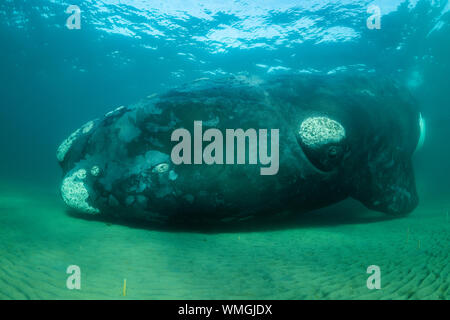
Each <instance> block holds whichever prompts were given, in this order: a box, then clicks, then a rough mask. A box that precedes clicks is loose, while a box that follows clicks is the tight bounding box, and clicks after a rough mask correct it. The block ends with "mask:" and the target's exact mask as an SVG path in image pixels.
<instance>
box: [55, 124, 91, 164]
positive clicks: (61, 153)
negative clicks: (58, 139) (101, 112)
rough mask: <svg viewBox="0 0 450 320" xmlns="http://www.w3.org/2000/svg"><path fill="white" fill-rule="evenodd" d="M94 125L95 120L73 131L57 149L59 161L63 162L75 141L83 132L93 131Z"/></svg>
mask: <svg viewBox="0 0 450 320" xmlns="http://www.w3.org/2000/svg"><path fill="white" fill-rule="evenodd" d="M93 127H94V121H89V122H88V123H86V124H85V125H84V126H82V127H81V128H80V129H78V130H77V131H75V132H74V133H72V134H71V135H70V136H69V137H68V138H67V139H66V140H64V141H63V142H62V143H61V145H60V146H59V147H58V150H57V151H56V158H57V159H58V161H59V162H63V161H64V158H65V157H66V154H67V152H68V151H69V150H70V148H71V147H72V144H73V142H74V141H75V140H77V139H78V137H79V136H80V135H81V134H86V133H89V131H91V130H92V128H93Z"/></svg>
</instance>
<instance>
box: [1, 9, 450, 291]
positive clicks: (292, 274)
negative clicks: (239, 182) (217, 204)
mask: <svg viewBox="0 0 450 320" xmlns="http://www.w3.org/2000/svg"><path fill="white" fill-rule="evenodd" d="M69 5H78V6H79V8H80V9H81V13H80V21H81V24H80V27H81V28H80V29H68V28H67V26H66V21H67V19H68V18H69V17H70V15H71V13H66V9H67V8H68V7H69ZM370 5H375V6H378V7H379V8H380V12H381V16H380V28H379V29H377V28H375V29H369V28H368V26H367V19H368V18H369V17H370V16H371V14H372V13H368V12H367V9H368V7H369V6H370ZM449 19H450V2H449V1H426V0H418V1H400V0H398V1H397V0H394V1H374V2H372V1H354V0H353V1H352V0H346V1H314V0H310V1H301V0H297V1H294V0H290V1H287V0H282V1H260V0H254V1H231V0H230V1H223V0H222V1H172V0H170V1H137V0H134V1H133V0H128V1H125V0H124V1H73V3H72V2H65V1H43V0H39V1H8V0H6V1H2V3H1V4H0V40H1V43H2V47H1V50H0V70H1V72H0V97H1V100H2V101H1V108H0V146H1V150H2V152H1V159H0V164H1V165H0V179H1V180H0V190H1V193H0V230H1V232H0V298H2V299H60V298H63V299H89V298H100V299H175V298H178V299H195V298H198V299H202V298H208V299H228V298H241V299H448V298H449V271H450V267H449V266H448V254H449V220H448V219H449V218H448V212H449V210H450V200H449V199H450V198H449V195H450V184H449V183H448V181H449V178H450V173H449V165H448V163H449V160H450V152H449V148H448V138H449V137H450V128H449V126H448V121H449V120H450V109H449V108H448V106H449V101H450V98H449V93H450V82H449V81H448V74H450V64H449V63H450V58H449V57H450V41H448V40H449V36H448V35H449ZM354 71H358V72H362V73H370V74H372V73H380V74H383V75H385V76H389V77H391V78H393V79H395V80H397V81H399V82H401V83H402V84H404V85H405V86H407V87H408V88H409V90H410V91H411V93H412V95H413V96H414V97H415V99H416V100H417V101H418V104H419V106H420V109H421V113H422V115H423V117H424V119H425V122H426V128H427V130H426V140H425V143H424V145H423V148H422V149H421V150H419V151H418V152H417V153H416V154H415V155H414V158H413V161H414V166H415V172H416V180H417V188H418V192H419V196H420V204H419V207H418V208H417V209H416V210H415V211H414V212H413V213H412V214H411V215H409V216H407V217H404V218H400V219H390V218H389V217H387V216H386V215H384V214H381V213H375V212H371V211H369V210H367V209H366V208H364V207H363V206H362V205H360V204H359V203H357V202H355V201H352V200H348V201H345V202H343V203H340V204H338V205H335V206H332V207H329V208H326V209H323V210H320V211H314V212H311V213H308V214H301V215H298V216H296V217H294V218H290V219H289V220H286V221H281V222H277V223H264V222H261V223H257V224H248V225H244V226H239V227H236V228H213V229H207V230H205V229H201V230H197V229H194V230H184V229H183V230H179V229H173V228H172V229H170V228H169V229H158V228H150V227H148V226H142V225H139V223H133V224H130V223H119V224H115V223H114V224H111V223H110V222H108V221H98V220H86V219H78V218H76V217H74V216H72V215H70V214H69V212H68V211H67V209H66V207H65V206H64V203H63V201H62V200H61V197H60V195H59V187H60V183H61V170H60V168H59V166H58V163H57V161H56V158H55V153H56V149H57V147H58V145H59V144H60V143H61V142H62V141H63V140H64V139H65V138H66V137H67V136H68V135H70V133H72V132H73V131H74V130H76V129H77V128H79V127H80V125H82V124H83V123H86V122H87V121H89V120H91V119H94V118H97V117H99V116H101V115H104V114H105V113H107V112H109V111H111V110H114V109H116V108H117V107H119V106H122V105H130V104H133V103H135V102H136V101H138V100H139V99H141V98H143V97H146V96H149V95H152V94H154V93H162V92H165V91H167V90H169V89H170V88H173V87H176V86H179V85H182V84H184V83H188V82H191V81H194V80H196V79H199V78H210V79H214V78H219V77H227V76H243V77H246V78H250V79H257V78H259V77H267V76H272V75H273V76H276V75H289V74H301V73H320V74H335V73H340V72H342V73H345V72H354ZM69 265H78V266H79V267H80V269H81V274H82V276H81V277H82V280H81V283H82V287H81V290H69V289H67V287H66V279H67V277H68V276H69V275H68V274H67V273H66V269H67V267H68V266H69ZM370 265H378V266H380V269H381V272H382V276H381V279H382V280H381V281H382V282H381V286H382V289H381V290H369V289H368V288H367V286H366V280H367V278H368V276H369V275H368V274H367V273H366V269H367V267H368V266H370ZM125 279H126V290H125V291H124V287H125V285H124V283H125Z"/></svg>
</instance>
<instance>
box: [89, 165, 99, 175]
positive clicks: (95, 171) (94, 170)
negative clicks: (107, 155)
mask: <svg viewBox="0 0 450 320" xmlns="http://www.w3.org/2000/svg"><path fill="white" fill-rule="evenodd" d="M91 174H92V175H93V176H94V177H98V176H99V174H100V168H99V166H93V167H92V168H91Z"/></svg>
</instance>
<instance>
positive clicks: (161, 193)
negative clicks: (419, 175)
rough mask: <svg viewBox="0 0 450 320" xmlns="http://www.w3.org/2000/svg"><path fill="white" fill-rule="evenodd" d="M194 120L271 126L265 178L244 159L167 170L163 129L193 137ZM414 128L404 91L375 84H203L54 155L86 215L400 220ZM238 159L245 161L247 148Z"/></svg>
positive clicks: (301, 79) (164, 97) (91, 127)
mask: <svg viewBox="0 0 450 320" xmlns="http://www.w3.org/2000/svg"><path fill="white" fill-rule="evenodd" d="M199 121H201V123H202V125H203V127H204V129H205V130H206V129H208V128H211V129H212V128H213V129H217V130H219V131H221V132H226V130H227V129H230V128H232V129H233V128H241V129H242V130H243V131H244V132H245V130H249V129H251V128H254V129H256V130H260V129H266V130H267V131H264V132H267V133H269V134H268V136H267V137H266V138H267V139H268V140H269V141H270V139H271V138H273V137H271V136H270V132H271V130H278V131H273V132H277V134H278V133H279V137H278V140H277V141H275V140H273V141H272V142H270V143H271V144H272V145H271V147H274V146H275V144H276V143H278V145H277V146H276V147H277V149H276V151H277V152H278V161H279V163H277V166H279V168H277V170H276V174H270V175H261V174H260V167H259V166H255V165H251V164H250V163H249V162H248V161H247V162H245V163H241V164H237V163H236V162H235V163H234V164H233V165H229V164H226V161H223V162H222V163H220V161H217V163H212V164H211V161H210V162H209V163H208V164H207V163H202V164H194V161H191V162H190V164H188V163H187V161H186V162H184V163H180V161H178V162H176V163H174V161H172V158H171V154H172V151H173V149H174V147H175V146H176V144H177V143H179V141H174V139H172V138H173V136H172V134H173V132H174V131H175V130H177V129H180V128H182V129H185V130H187V131H189V132H194V130H195V128H194V126H195V125H194V123H195V122H199ZM420 123H421V116H420V113H419V110H418V107H417V104H416V103H415V101H414V99H413V98H412V97H411V95H410V94H409V93H408V91H407V90H406V89H405V88H403V87H402V86H400V85H399V84H397V83H396V82H394V81H392V80H391V79H387V78H384V77H380V76H361V75H356V76H355V75H344V74H335V75H321V76H318V75H307V74H306V75H305V74H303V75H289V76H281V77H275V78H268V79H264V80H260V79H256V80H255V79H248V78H240V77H231V78H226V79H218V80H209V79H204V80H201V81H196V82H193V83H190V84H187V85H185V86H182V87H180V88H177V89H173V90H171V91H169V92H167V93H164V94H160V95H156V96H151V97H148V98H145V99H143V100H141V101H140V102H138V103H136V104H134V105H130V106H128V107H121V108H118V109H117V110H115V111H112V112H110V113H108V114H107V115H105V116H104V117H102V118H100V119H97V120H93V121H90V122H88V123H87V124H86V125H84V126H83V127H81V128H80V129H78V130H77V131H75V132H74V133H73V134H72V135H70V136H69V137H68V138H67V139H66V140H65V141H64V142H63V143H62V144H61V146H60V147H59V148H58V153H57V158H58V161H59V163H60V165H61V167H62V169H63V181H62V184H61V194H62V198H63V199H64V201H65V203H66V204H67V205H68V206H69V207H71V208H73V209H75V210H77V211H80V212H83V213H86V214H94V215H104V216H109V215H110V216H120V217H126V218H130V219H143V220H148V221H153V222H161V223H165V222H181V223H184V222H186V223H196V222H201V221H214V222H228V221H237V220H246V219H250V218H255V217H257V216H259V215H264V214H265V215H270V214H277V213H279V212H281V211H284V210H291V211H293V212H304V211H309V210H313V209H316V208H320V207H324V206H327V205H330V204H333V203H336V202H338V201H341V200H343V199H345V198H347V197H353V198H355V199H357V200H359V201H360V202H362V203H363V204H364V205H365V206H367V207H368V208H370V209H373V210H377V211H381V212H385V213H387V214H391V215H402V214H407V213H409V212H411V211H412V210H413V209H414V208H415V207H416V206H417V204H418V196H417V192H416V186H415V181H414V173H413V167H412V163H411V157H412V155H413V153H414V150H415V149H416V147H417V145H418V141H419V137H420V132H421V130H420ZM244 138H245V139H250V137H249V136H245V137H244ZM210 141H211V142H212V139H210ZM266 142H267V140H266ZM270 143H269V144H270ZM269 150H270V148H269ZM235 151H236V152H238V151H239V150H235ZM226 152H227V151H226V150H225V151H224V152H223V154H219V156H220V157H223V159H225V158H226V154H225V153H226ZM245 152H247V153H246V155H245V157H246V159H247V160H248V157H249V155H250V154H251V152H252V150H251V148H250V147H249V146H247V149H246V150H245ZM271 153H273V152H271ZM267 155H269V154H267ZM191 156H192V155H189V157H191ZM215 156H218V154H217V153H216V154H215ZM192 160H194V159H192ZM272 172H275V170H273V171H272Z"/></svg>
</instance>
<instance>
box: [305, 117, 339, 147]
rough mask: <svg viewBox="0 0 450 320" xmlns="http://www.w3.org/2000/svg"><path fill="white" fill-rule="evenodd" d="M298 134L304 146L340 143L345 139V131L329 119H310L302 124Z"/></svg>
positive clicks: (337, 123)
mask: <svg viewBox="0 0 450 320" xmlns="http://www.w3.org/2000/svg"><path fill="white" fill-rule="evenodd" d="M299 134H300V137H301V139H302V142H303V143H304V144H306V145H307V146H311V147H316V146H321V145H324V144H327V143H332V142H339V141H341V140H342V139H344V138H345V129H344V127H343V126H342V125H341V124H340V123H339V122H337V121H335V120H332V119H330V118H327V117H311V118H307V119H306V120H304V121H303V122H302V124H301V125H300V130H299Z"/></svg>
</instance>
